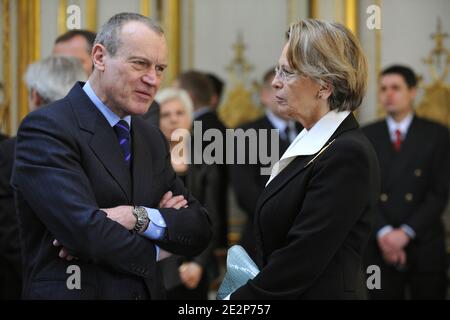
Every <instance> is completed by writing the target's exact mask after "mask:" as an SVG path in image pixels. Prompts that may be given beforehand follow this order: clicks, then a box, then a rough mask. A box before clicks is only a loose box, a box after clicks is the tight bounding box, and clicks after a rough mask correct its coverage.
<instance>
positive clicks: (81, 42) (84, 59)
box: [53, 29, 96, 76]
mask: <svg viewBox="0 0 450 320" xmlns="http://www.w3.org/2000/svg"><path fill="white" fill-rule="evenodd" d="M95 36H96V34H95V32H92V31H89V30H82V29H73V30H69V31H67V32H66V33H64V34H62V35H60V36H59V37H58V38H56V40H55V43H54V45H53V54H54V55H63V56H69V57H75V58H77V59H79V60H80V61H81V63H82V64H83V69H84V71H85V72H86V75H87V76H90V75H91V73H92V70H93V64H92V58H91V51H92V47H93V45H94V40H95Z"/></svg>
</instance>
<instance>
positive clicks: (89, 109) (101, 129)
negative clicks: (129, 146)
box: [69, 83, 132, 202]
mask: <svg viewBox="0 0 450 320" xmlns="http://www.w3.org/2000/svg"><path fill="white" fill-rule="evenodd" d="M82 85H83V83H77V84H75V86H74V88H73V89H72V90H71V91H70V93H69V100H70V101H71V103H72V106H73V110H74V112H75V114H76V116H77V119H78V124H79V126H80V129H82V130H83V131H86V132H89V133H90V134H91V135H92V137H91V139H90V140H89V146H90V148H91V149H92V151H93V152H94V154H95V155H96V156H97V158H98V159H99V161H100V162H101V163H102V164H103V166H104V167H105V169H106V170H107V171H108V173H109V174H110V175H111V176H112V177H113V178H114V180H116V182H117V183H118V184H119V186H120V188H121V189H122V191H123V192H124V194H125V195H126V197H127V199H128V201H129V202H131V194H132V193H131V175H130V170H129V169H128V167H127V165H126V163H125V160H124V159H123V153H122V151H121V149H120V146H119V142H118V141H117V136H116V134H115V133H114V129H113V128H111V126H110V125H109V123H108V121H107V120H106V119H105V118H104V117H103V115H102V114H101V113H100V111H98V110H97V107H96V106H95V105H94V104H93V103H92V101H91V100H90V99H89V97H88V96H87V95H86V94H85V93H84V91H83V89H82ZM94 119H95V120H94Z"/></svg>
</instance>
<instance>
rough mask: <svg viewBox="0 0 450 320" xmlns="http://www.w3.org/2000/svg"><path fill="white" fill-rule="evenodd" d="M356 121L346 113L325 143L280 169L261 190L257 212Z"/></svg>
mask: <svg viewBox="0 0 450 320" xmlns="http://www.w3.org/2000/svg"><path fill="white" fill-rule="evenodd" d="M358 126H359V125H358V122H357V121H356V119H355V117H354V116H353V114H350V115H348V117H347V118H346V119H345V120H344V121H343V122H342V123H341V125H340V126H339V127H338V128H337V129H336V131H335V132H334V133H333V135H332V136H331V138H330V139H329V140H328V142H327V143H325V145H324V146H323V147H322V148H321V149H320V151H318V152H317V153H315V154H313V155H308V156H297V157H296V158H295V159H294V160H293V161H292V162H291V163H290V164H289V165H288V166H287V167H286V168H285V169H284V170H283V171H281V172H280V173H279V174H278V175H277V176H276V177H275V178H274V179H273V180H272V181H271V182H270V183H269V184H268V185H267V187H266V188H265V189H264V190H263V192H262V193H261V196H260V197H259V200H258V203H257V205H256V212H257V214H258V213H259V212H260V211H261V208H262V206H263V205H264V203H265V202H266V201H267V200H268V199H269V198H270V197H272V196H273V195H274V194H276V193H277V192H278V191H279V190H280V189H281V188H282V187H283V186H284V185H285V184H286V183H288V182H289V181H290V180H291V179H292V178H294V177H295V176H296V175H298V174H299V173H300V172H302V171H303V170H304V169H306V168H307V167H308V166H309V165H310V164H312V163H313V162H314V161H315V160H316V159H318V158H319V157H320V154H321V153H322V152H326V148H328V147H329V146H331V144H332V143H333V142H334V140H335V139H336V138H337V137H338V136H339V135H340V134H341V133H343V132H345V131H348V130H351V129H356V128H358Z"/></svg>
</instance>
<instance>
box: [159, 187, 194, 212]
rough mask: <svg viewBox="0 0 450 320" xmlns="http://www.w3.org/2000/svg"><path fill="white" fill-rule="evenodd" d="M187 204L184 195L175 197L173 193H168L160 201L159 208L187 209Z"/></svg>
mask: <svg viewBox="0 0 450 320" xmlns="http://www.w3.org/2000/svg"><path fill="white" fill-rule="evenodd" d="M187 204H188V202H187V200H186V199H185V198H184V196H183V195H179V196H175V197H174V196H173V193H172V191H167V192H166V193H165V194H164V195H163V197H162V198H161V201H159V205H158V208H174V209H181V208H187V207H188V206H187Z"/></svg>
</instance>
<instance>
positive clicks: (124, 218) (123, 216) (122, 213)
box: [53, 191, 188, 261]
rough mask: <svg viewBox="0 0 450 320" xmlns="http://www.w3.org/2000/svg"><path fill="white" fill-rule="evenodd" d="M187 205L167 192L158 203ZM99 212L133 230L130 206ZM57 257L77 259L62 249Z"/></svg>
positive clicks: (180, 196)
mask: <svg viewBox="0 0 450 320" xmlns="http://www.w3.org/2000/svg"><path fill="white" fill-rule="evenodd" d="M187 203H188V202H187V200H186V199H184V196H182V195H179V196H175V197H174V196H173V193H172V191H168V192H166V193H165V194H164V196H163V197H162V198H161V201H160V202H159V208H174V209H181V208H187ZM100 210H102V211H103V212H105V213H106V216H107V217H108V218H109V219H111V220H114V221H115V222H117V223H119V224H120V225H122V226H123V227H124V228H126V229H127V230H133V229H134V226H135V225H136V222H137V220H136V217H135V216H134V215H133V207H132V206H118V207H114V208H106V209H100ZM145 229H147V226H145V228H144V230H145ZM53 245H54V246H55V247H61V244H60V243H59V241H58V240H56V239H55V240H54V241H53ZM58 256H59V257H60V258H62V259H66V260H67V261H71V260H73V259H78V258H77V257H73V256H71V255H70V254H69V253H68V252H67V250H66V248H64V247H61V249H60V250H59V254H58Z"/></svg>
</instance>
